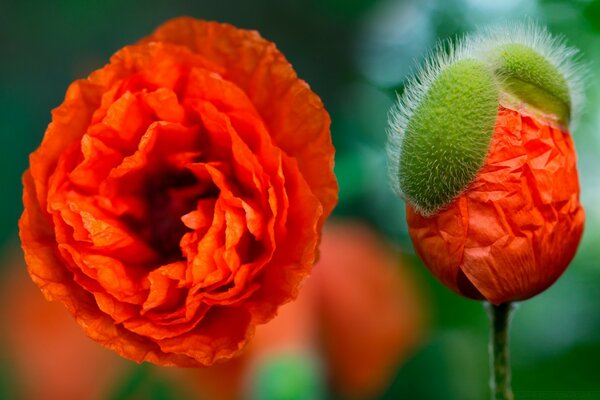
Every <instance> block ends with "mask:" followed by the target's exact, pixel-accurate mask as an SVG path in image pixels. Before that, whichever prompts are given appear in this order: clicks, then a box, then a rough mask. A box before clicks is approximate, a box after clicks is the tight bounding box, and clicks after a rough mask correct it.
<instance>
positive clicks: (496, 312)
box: [486, 303, 514, 400]
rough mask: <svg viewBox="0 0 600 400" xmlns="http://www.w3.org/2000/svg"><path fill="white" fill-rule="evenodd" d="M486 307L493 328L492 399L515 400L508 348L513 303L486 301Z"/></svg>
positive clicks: (491, 343)
mask: <svg viewBox="0 0 600 400" xmlns="http://www.w3.org/2000/svg"><path fill="white" fill-rule="evenodd" d="M486 309H487V311H488V315H489V316H490V328H491V332H490V346H489V349H490V374H491V375H492V376H491V378H490V387H491V390H492V400H513V399H514V397H513V392H512V388H511V385H510V359H509V350H508V325H509V322H510V314H511V311H512V309H513V307H512V304H511V303H505V304H500V305H497V306H495V305H493V304H491V303H486Z"/></svg>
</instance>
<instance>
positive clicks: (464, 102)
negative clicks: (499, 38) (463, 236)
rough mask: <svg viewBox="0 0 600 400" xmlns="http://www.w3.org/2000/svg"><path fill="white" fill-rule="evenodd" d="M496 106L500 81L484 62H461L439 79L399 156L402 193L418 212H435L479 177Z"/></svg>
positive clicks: (410, 124) (411, 123)
mask: <svg viewBox="0 0 600 400" xmlns="http://www.w3.org/2000/svg"><path fill="white" fill-rule="evenodd" d="M498 105H499V90H498V87H497V83H496V79H495V77H494V74H493V71H492V69H491V68H489V66H488V65H487V64H486V63H485V62H483V61H479V60H475V59H463V60H460V61H457V62H455V63H453V64H452V65H450V66H449V67H447V68H445V69H444V70H442V71H441V72H440V73H439V75H438V76H437V77H436V78H435V80H434V81H433V82H432V84H431V86H430V88H429V90H428V91H427V93H426V94H425V96H424V98H423V99H422V101H421V102H420V103H419V105H418V106H417V107H416V109H415V112H414V114H413V115H412V116H411V118H410V120H409V121H408V125H407V129H406V132H405V136H404V139H403V141H402V147H401V154H400V163H399V164H400V165H399V171H398V173H399V183H400V189H401V191H402V192H403V193H404V196H405V197H406V199H407V200H408V201H409V203H411V205H413V206H414V207H415V209H416V210H417V211H419V212H420V213H422V214H424V215H430V214H433V213H435V212H437V211H438V210H440V209H441V208H443V207H444V206H445V205H447V204H448V203H450V202H451V201H452V200H453V199H454V198H455V197H457V196H458V195H459V194H460V193H461V192H462V191H464V190H465V189H466V188H467V186H468V185H469V184H470V183H471V182H472V181H473V180H474V179H475V176H476V174H477V172H478V171H479V169H480V168H481V167H482V166H483V163H484V162H485V158H486V156H487V153H488V150H489V146H490V143H491V138H492V135H493V132H494V125H495V122H496V115H497V112H498Z"/></svg>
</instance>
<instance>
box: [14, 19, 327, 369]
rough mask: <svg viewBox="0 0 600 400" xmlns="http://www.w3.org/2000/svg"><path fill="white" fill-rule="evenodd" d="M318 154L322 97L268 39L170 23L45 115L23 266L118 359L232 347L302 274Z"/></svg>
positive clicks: (315, 237) (321, 199) (321, 152)
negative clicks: (47, 120)
mask: <svg viewBox="0 0 600 400" xmlns="http://www.w3.org/2000/svg"><path fill="white" fill-rule="evenodd" d="M333 153H334V150H333V147H332V144H331V137H330V132H329V116H328V114H327V112H326V111H325V109H324V107H323V104H322V103H321V101H320V99H319V98H318V96H317V95H316V94H314V93H313V92H312V91H311V90H310V89H309V87H308V85H307V84H306V83H305V82H303V81H301V80H299V79H298V77H297V76H296V74H295V72H294V70H293V69H292V67H291V65H290V64H289V63H288V62H287V60H286V59H285V58H284V57H283V55H282V54H281V53H280V52H279V51H278V50H277V49H276V47H275V45H274V44H272V43H270V42H268V41H266V40H264V39H262V38H261V37H260V36H259V35H258V33H256V32H252V31H244V30H240V29H237V28H234V27H232V26H230V25H226V24H218V23H211V22H204V21H199V20H194V19H191V18H179V19H175V20H171V21H169V22H167V23H166V24H164V25H163V26H161V27H159V28H158V30H157V31H156V32H155V33H154V34H153V35H151V36H150V37H148V38H145V39H143V40H142V41H141V42H140V43H138V44H136V45H133V46H128V47H125V48H123V49H122V50H120V51H119V52H117V53H116V54H115V55H114V56H113V57H112V58H111V60H110V63H109V64H108V65H106V66H105V67H104V68H102V69H100V70H97V71H95V72H94V73H92V74H91V75H90V77H89V78H87V79H85V80H79V81H76V82H74V83H73V84H72V85H71V86H70V87H69V89H68V91H67V94H66V97H65V100H64V102H63V104H62V105H61V106H59V107H58V108H57V109H55V110H54V111H53V112H52V122H51V124H50V125H49V126H48V129H47V131H46V134H45V136H44V139H43V142H42V145H41V146H40V147H39V148H38V149H37V150H36V151H35V152H34V153H32V155H31V157H30V169H29V170H28V171H27V172H26V173H25V175H24V179H23V181H24V186H25V190H24V204H25V211H24V213H23V215H22V218H21V221H20V236H21V241H22V246H23V249H24V251H25V258H26V261H27V264H28V268H29V272H30V275H31V276H32V278H33V280H34V281H35V282H36V283H37V284H38V285H39V286H40V287H41V289H42V291H43V292H44V294H45V295H46V297H47V298H48V299H52V300H59V301H61V302H63V303H64V304H65V305H66V307H67V308H68V309H69V310H70V311H71V313H72V314H73V315H74V316H75V318H76V319H77V321H78V323H79V324H80V325H81V326H82V327H83V328H84V329H85V331H86V333H87V334H88V335H89V336H90V337H91V338H92V339H94V340H96V341H98V342H100V343H102V344H103V345H105V346H107V347H109V348H111V349H113V350H115V351H116V352H118V353H119V354H121V355H122V356H124V357H127V358H129V359H132V360H135V361H138V362H141V361H150V362H153V363H157V364H161V365H177V366H199V365H210V364H212V363H214V362H215V361H217V360H219V359H224V358H229V357H232V356H233V355H235V354H236V353H237V352H238V351H239V350H240V349H241V348H242V347H243V346H244V344H245V343H246V341H247V340H248V339H249V338H250V337H251V335H252V333H253V331H254V326H255V325H256V324H258V323H264V322H266V321H268V320H269V319H271V318H272V317H273V316H274V315H275V313H276V310H277V308H278V307H279V306H280V305H281V304H283V303H286V302H288V301H290V300H292V299H294V298H295V297H296V296H297V294H298V290H299V287H300V285H301V283H302V282H303V280H304V279H305V278H306V277H307V276H308V274H309V273H310V271H311V268H312V265H313V263H314V261H315V259H316V254H317V247H318V243H319V240H320V232H321V227H322V225H323V222H324V220H325V218H326V217H327V216H328V215H329V213H330V212H331V210H332V209H333V207H334V206H335V203H336V202H337V184H336V181H335V177H334V175H333Z"/></svg>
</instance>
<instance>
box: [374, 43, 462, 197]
mask: <svg viewBox="0 0 600 400" xmlns="http://www.w3.org/2000/svg"><path fill="white" fill-rule="evenodd" d="M471 53H472V48H471V42H470V41H469V40H467V39H466V37H462V38H458V39H456V40H451V39H446V40H441V41H439V42H438V43H437V44H436V46H435V47H434V48H433V49H432V50H428V51H427V53H426V54H425V59H424V60H423V62H422V64H416V67H413V68H412V72H411V74H410V76H409V78H408V79H407V81H406V83H405V85H404V92H403V93H402V94H398V95H397V101H396V103H395V104H394V105H393V106H392V108H391V109H390V111H389V114H388V125H389V127H388V129H387V137H388V140H387V144H386V152H387V160H388V175H389V178H390V182H391V187H392V190H393V191H394V192H395V193H396V194H397V195H399V196H400V197H403V198H404V197H405V196H404V194H403V193H402V189H401V188H400V176H399V174H400V154H401V151H402V142H403V141H404V136H405V134H406V130H407V128H408V123H409V121H410V120H411V118H412V116H413V115H414V113H415V111H416V109H417V107H418V106H419V104H420V103H421V101H422V100H423V99H424V98H425V96H426V95H427V92H428V91H429V89H430V88H431V86H432V85H433V83H434V82H435V80H436V79H437V78H438V76H439V75H440V73H441V72H442V71H444V70H445V69H446V68H448V67H450V66H451V65H453V64H454V63H456V62H457V61H459V60H462V59H465V58H467V57H469V55H470V54H471Z"/></svg>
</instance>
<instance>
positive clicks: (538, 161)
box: [407, 107, 584, 304]
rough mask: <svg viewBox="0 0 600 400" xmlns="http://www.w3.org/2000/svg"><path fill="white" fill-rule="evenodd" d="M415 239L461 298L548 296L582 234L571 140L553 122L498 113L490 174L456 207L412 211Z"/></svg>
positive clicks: (505, 299)
mask: <svg viewBox="0 0 600 400" xmlns="http://www.w3.org/2000/svg"><path fill="white" fill-rule="evenodd" d="M407 217H408V225H409V232H410V236H411V238H412V240H413V244H414V246H415V249H416V251H417V253H418V254H419V256H420V257H421V259H422V260H423V261H424V262H425V264H426V266H427V267H428V268H429V269H430V270H431V272H432V273H433V274H434V275H435V276H436V277H437V278H438V279H440V280H441V281H442V283H444V284H445V285H446V286H448V287H449V288H450V289H452V290H454V291H455V292H457V293H459V294H461V295H463V296H466V297H470V298H480V299H481V298H485V299H487V300H489V301H490V302H492V303H494V304H500V303H504V302H508V301H514V300H523V299H526V298H529V297H531V296H534V295H536V294H538V293H540V292H542V291H543V290H545V289H547V288H548V287H549V286H550V285H551V284H552V283H554V281H556V279H558V277H559V276H560V275H561V274H562V273H563V272H564V270H565V269H566V268H567V266H568V264H569V262H570V261H571V259H572V258H573V256H574V255H575V250H576V248H577V245H578V243H579V240H580V238H581V234H582V232H583V223H584V211H583V208H582V206H581V203H580V201H579V181H578V177H577V165H576V154H575V148H574V145H573V141H572V139H571V136H570V134H569V133H568V132H567V131H566V130H563V129H561V128H559V127H557V126H556V125H555V124H553V123H552V122H551V121H550V120H549V119H546V118H543V117H539V116H532V115H530V114H528V113H526V112H525V111H522V110H519V111H514V110H511V109H508V108H504V107H500V110H499V113H498V119H497V122H496V127H495V131H494V136H493V138H492V144H491V146H490V151H489V154H488V157H487V160H486V163H485V165H484V167H483V168H482V169H481V171H480V172H479V174H478V175H477V178H476V179H475V181H474V182H473V183H472V184H471V186H470V187H469V188H468V190H467V191H466V192H465V193H463V194H462V195H461V196H460V197H459V198H457V199H456V200H455V201H454V202H453V203H452V204H450V206H448V207H447V208H446V209H444V210H442V211H441V212H439V213H437V214H436V215H434V216H431V217H428V218H427V217H423V216H421V215H420V214H418V213H416V212H415V211H414V210H413V209H412V208H411V207H410V206H407Z"/></svg>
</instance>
